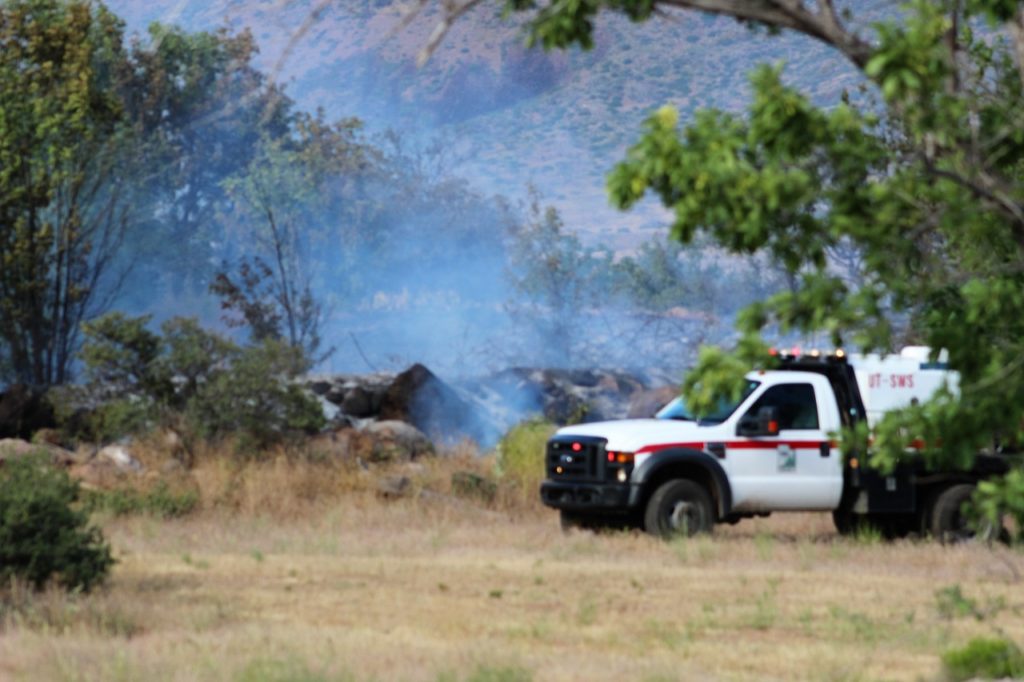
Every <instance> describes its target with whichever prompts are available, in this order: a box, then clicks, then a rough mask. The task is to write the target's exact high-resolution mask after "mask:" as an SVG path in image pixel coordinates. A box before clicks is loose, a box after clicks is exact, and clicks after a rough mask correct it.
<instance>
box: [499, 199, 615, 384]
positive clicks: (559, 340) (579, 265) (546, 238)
mask: <svg viewBox="0 0 1024 682" xmlns="http://www.w3.org/2000/svg"><path fill="white" fill-rule="evenodd" d="M508 251H509V254H508V261H509V268H508V276H509V279H510V281H511V284H512V288H513V290H514V291H515V292H516V294H517V296H516V298H515V300H514V301H512V302H509V303H508V304H507V305H506V308H507V309H508V311H509V313H510V314H511V315H512V317H513V318H514V319H515V320H516V321H518V322H519V323H520V324H523V325H524V326H525V327H526V328H527V329H528V333H530V334H532V335H534V336H535V337H536V342H538V346H539V348H541V349H542V353H543V356H542V358H541V359H542V361H543V362H545V363H547V364H549V365H551V366H555V367H571V366H575V365H577V364H579V361H580V360H581V357H582V356H583V355H584V354H585V353H586V349H585V348H584V346H585V345H586V343H587V342H588V341H589V340H591V338H592V337H593V330H592V328H591V326H590V325H588V324H586V323H585V319H586V314H587V312H588V309H589V308H591V307H592V306H594V305H595V304H596V303H597V302H599V301H600V300H601V299H602V295H603V294H607V293H608V291H605V290H603V289H610V286H609V287H602V286H601V283H602V282H604V283H606V284H609V285H610V281H608V280H609V279H610V278H605V277H603V276H602V275H604V274H606V273H610V272H611V258H610V256H608V255H607V254H606V253H603V252H601V251H598V250H596V249H591V248H588V247H586V246H584V245H583V244H582V243H581V242H580V240H579V237H577V236H576V235H575V234H573V233H571V232H567V231H566V230H565V224H564V223H563V222H562V218H561V216H560V215H559V214H558V211H557V210H556V209H555V208H554V207H552V206H548V207H542V206H541V202H540V197H539V196H538V194H537V193H536V191H533V190H531V197H530V204H529V206H528V207H527V212H526V216H525V219H524V220H522V221H517V222H515V223H513V225H512V226H511V229H510V236H509V246H508Z"/></svg>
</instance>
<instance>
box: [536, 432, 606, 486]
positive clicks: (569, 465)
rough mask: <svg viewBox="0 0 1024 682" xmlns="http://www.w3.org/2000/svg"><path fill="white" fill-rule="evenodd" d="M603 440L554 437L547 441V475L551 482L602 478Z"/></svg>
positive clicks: (590, 437) (604, 441)
mask: <svg viewBox="0 0 1024 682" xmlns="http://www.w3.org/2000/svg"><path fill="white" fill-rule="evenodd" d="M606 442H607V441H606V440H605V439H604V438H594V437H592V436H588V437H582V436H580V437H575V438H573V437H571V436H555V437H554V438H552V439H551V440H549V441H548V448H547V474H548V478H549V479H551V480H555V481H558V480H590V481H593V480H600V479H602V478H604V459H603V458H604V444H605V443H606Z"/></svg>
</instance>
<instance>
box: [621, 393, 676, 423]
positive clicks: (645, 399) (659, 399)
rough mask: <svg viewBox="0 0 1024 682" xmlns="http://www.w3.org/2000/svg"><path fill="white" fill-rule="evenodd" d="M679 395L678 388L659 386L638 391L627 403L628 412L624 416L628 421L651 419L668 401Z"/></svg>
mask: <svg viewBox="0 0 1024 682" xmlns="http://www.w3.org/2000/svg"><path fill="white" fill-rule="evenodd" d="M678 395H679V387H678V386H661V387H660V388H652V389H649V390H645V391H638V392H637V393H635V394H633V397H632V399H631V400H630V401H629V411H628V412H627V413H626V416H627V417H628V418H630V419H645V418H647V417H653V416H654V414H655V413H656V412H657V411H658V410H660V409H661V408H662V407H664V406H665V405H667V404H668V402H669V401H670V400H672V399H673V398H675V397H676V396H678Z"/></svg>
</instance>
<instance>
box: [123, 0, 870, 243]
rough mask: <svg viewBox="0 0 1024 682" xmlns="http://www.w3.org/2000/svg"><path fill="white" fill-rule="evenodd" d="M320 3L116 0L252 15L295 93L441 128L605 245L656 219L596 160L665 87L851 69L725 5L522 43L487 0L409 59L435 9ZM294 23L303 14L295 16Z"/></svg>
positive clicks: (711, 97)
mask: <svg viewBox="0 0 1024 682" xmlns="http://www.w3.org/2000/svg"><path fill="white" fill-rule="evenodd" d="M315 4H316V3H314V2H311V1H309V0H306V1H305V2H272V1H269V0H262V1H258V0H211V1H210V2H200V1H199V0H151V1H150V2H147V3H145V4H141V3H138V2H132V1H130V0H113V1H112V2H110V3H109V5H110V7H111V8H112V9H113V10H114V11H115V12H117V13H118V14H119V15H121V16H122V17H124V18H125V19H126V20H127V22H128V26H129V30H132V31H142V30H144V27H145V26H146V25H147V24H148V23H149V22H151V21H162V22H165V23H176V24H179V25H181V26H183V27H185V28H187V29H189V30H212V29H215V28H217V27H220V26H227V27H229V28H230V29H231V30H236V31H237V30H241V29H243V28H245V27H248V28H249V29H250V30H252V32H253V34H254V36H255V37H256V39H257V42H258V43H259V45H260V48H261V57H260V60H261V66H262V67H263V68H264V69H265V70H267V71H268V72H270V73H273V74H274V75H275V77H276V78H277V79H278V80H280V81H285V82H288V84H289V85H288V91H289V92H290V93H291V95H292V96H293V97H295V98H296V99H297V100H298V101H299V103H300V104H301V105H302V106H303V107H306V108H310V109H312V108H314V107H323V108H324V110H325V111H326V112H328V114H330V115H332V116H350V115H355V116H359V117H361V118H363V119H364V120H365V121H366V122H367V125H368V128H369V129H370V130H371V131H379V130H383V129H385V128H389V127H390V128H395V129H398V130H402V131H403V133H404V134H405V135H406V136H408V137H410V138H412V139H425V138H429V137H432V136H439V137H440V139H442V140H444V141H445V143H446V144H447V145H449V146H450V147H451V148H452V151H453V152H454V154H455V156H456V157H458V158H460V159H462V167H461V170H462V172H463V173H464V174H466V175H467V176H469V177H470V178H471V179H472V180H473V181H474V182H475V184H476V185H477V186H479V187H480V188H481V189H482V190H484V191H488V192H498V193H502V194H506V195H509V196H513V197H518V196H522V194H523V190H524V188H525V187H526V185H527V183H533V184H535V185H536V186H537V187H538V188H540V190H541V192H542V193H543V195H544V197H545V199H546V200H548V201H550V202H551V203H554V204H555V205H556V206H557V207H558V208H559V209H560V210H561V211H562V212H563V215H564V216H565V218H566V222H567V224H568V226H569V227H570V228H571V229H574V230H577V231H579V232H580V233H582V234H583V235H584V236H586V237H587V238H588V239H589V240H591V241H600V242H604V243H606V244H609V245H611V246H613V247H615V248H629V247H630V246H632V245H635V244H636V243H637V242H638V241H639V240H640V239H641V238H642V237H644V233H645V231H646V230H647V229H659V230H660V229H663V227H662V226H663V225H664V223H665V217H664V214H663V212H662V211H661V210H660V209H659V208H658V207H657V206H655V205H654V203H653V202H649V203H648V204H645V205H642V206H641V207H639V208H638V209H635V210H634V211H632V212H631V213H629V214H622V213H618V212H616V211H614V210H612V209H611V208H610V207H608V204H607V200H606V198H605V195H604V175H605V173H606V172H607V170H608V169H609V168H610V167H611V166H612V164H614V162H615V161H616V160H618V159H619V158H620V157H621V155H622V153H623V151H624V150H625V149H626V148H627V146H628V145H629V144H630V143H631V142H632V141H633V140H634V139H635V138H636V136H637V134H638V131H639V130H640V126H641V123H642V121H643V120H644V118H645V117H646V116H647V115H648V114H649V113H650V112H651V111H652V110H653V109H654V108H656V107H658V106H660V105H662V104H664V103H666V102H671V103H673V104H675V105H677V106H678V107H679V108H680V109H681V111H682V112H683V114H684V120H685V116H686V114H688V113H689V112H692V111H693V110H695V109H696V108H699V107H717V108H721V109H726V110H733V111H739V110H741V109H742V108H743V107H744V105H745V102H746V100H747V80H746V74H747V73H748V72H749V71H750V69H751V68H753V66H754V65H756V64H758V63H761V62H776V61H780V60H781V61H785V62H786V63H787V70H786V74H787V78H789V79H790V80H791V81H792V82H794V83H796V84H798V85H800V86H801V87H803V88H804V89H805V90H806V91H807V92H809V93H810V94H811V95H812V96H813V97H814V98H815V99H816V100H819V101H822V102H829V101H835V100H836V99H837V97H838V95H839V94H840V93H841V92H842V90H843V89H844V88H850V87H852V86H854V85H855V84H856V83H857V82H858V78H857V75H856V73H855V72H854V71H853V70H852V69H851V68H849V67H848V66H847V65H846V64H845V63H844V62H842V61H841V60H840V59H839V58H838V57H836V56H835V55H833V54H832V53H831V52H830V51H829V50H828V49H827V48H826V47H824V46H822V45H819V44H817V43H815V42H813V41H811V40H809V39H806V38H802V37H798V36H782V37H774V38H768V37H765V36H761V35H758V34H755V33H754V32H752V31H751V30H749V29H748V28H746V27H744V26H742V25H740V24H738V23H736V22H734V21H731V20H727V19H721V18H718V19H715V18H710V17H704V16H700V15H696V14H684V15H678V16H677V17H676V18H674V19H672V20H665V19H662V20H655V21H651V22H648V23H646V24H642V25H635V24H631V23H630V22H628V21H626V20H625V19H622V18H619V17H613V16H608V17H603V18H602V19H601V20H600V23H599V25H598V30H597V34H596V46H595V49H594V50H593V51H591V52H586V53H584V52H580V51H578V50H576V51H569V52H558V53H550V54H545V53H543V52H542V51H540V50H526V49H525V48H524V47H523V40H522V34H521V31H520V29H519V28H518V27H517V26H516V24H515V23H513V22H506V21H502V20H501V18H500V17H498V16H497V15H496V10H497V8H498V5H497V4H496V3H494V4H491V5H485V6H483V7H482V8H480V9H478V10H477V11H475V12H472V13H470V14H468V15H467V16H466V17H464V18H463V19H462V20H461V21H460V22H458V23H457V24H456V25H455V27H454V28H453V30H452V31H451V33H450V34H449V35H448V37H447V39H446V40H445V42H444V43H443V44H442V45H441V47H440V48H439V49H438V50H437V52H436V54H435V55H434V56H433V58H432V59H431V60H430V62H429V63H428V64H427V65H426V66H425V67H423V68H422V69H417V68H416V67H415V57H416V54H417V53H418V52H419V50H420V49H421V48H422V46H423V45H425V44H426V42H427V38H428V36H429V33H430V31H431V30H432V29H433V26H434V25H435V23H436V21H437V16H436V15H435V14H433V13H432V11H429V10H428V11H427V12H425V13H424V14H423V15H422V16H420V17H418V18H417V19H416V20H415V21H413V22H412V23H411V24H409V25H408V26H407V27H405V28H404V29H402V28H400V23H401V18H402V9H401V7H402V6H401V5H396V4H391V3H387V2H382V1H380V0H352V1H350V2H341V1H340V0H339V2H338V3H337V4H336V5H335V6H331V7H329V8H328V9H327V10H326V11H325V12H324V13H323V14H322V15H321V16H320V17H319V18H318V19H316V20H315V21H310V13H311V12H312V11H313V9H314V6H315ZM304 26H306V28H307V29H308V30H303V27H304Z"/></svg>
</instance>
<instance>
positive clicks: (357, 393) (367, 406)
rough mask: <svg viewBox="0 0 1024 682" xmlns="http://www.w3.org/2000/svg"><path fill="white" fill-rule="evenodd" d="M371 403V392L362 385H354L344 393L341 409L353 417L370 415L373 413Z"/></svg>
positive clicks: (372, 401)
mask: <svg viewBox="0 0 1024 682" xmlns="http://www.w3.org/2000/svg"><path fill="white" fill-rule="evenodd" d="M373 403H374V400H373V394H372V393H370V392H369V391H368V390H366V389H365V388H363V387H362V386H356V387H355V388H353V389H352V390H351V391H349V392H348V393H346V394H345V399H344V400H342V401H341V411H342V412H344V413H345V414H348V415H352V416H353V417H360V418H365V417H370V416H372V415H373V414H374V407H373ZM378 409H379V402H378Z"/></svg>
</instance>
